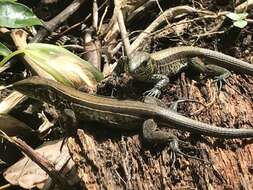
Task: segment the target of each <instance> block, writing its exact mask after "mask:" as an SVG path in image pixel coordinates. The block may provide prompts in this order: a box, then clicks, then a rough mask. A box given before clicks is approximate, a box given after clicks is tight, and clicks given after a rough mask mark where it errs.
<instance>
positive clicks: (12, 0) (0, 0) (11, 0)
mask: <svg viewBox="0 0 253 190" xmlns="http://www.w3.org/2000/svg"><path fill="white" fill-rule="evenodd" d="M4 1H8V2H16V0H0V2H4Z"/></svg>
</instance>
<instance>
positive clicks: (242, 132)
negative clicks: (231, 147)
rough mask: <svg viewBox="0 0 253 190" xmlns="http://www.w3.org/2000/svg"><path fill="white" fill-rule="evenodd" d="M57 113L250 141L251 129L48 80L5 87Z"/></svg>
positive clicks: (36, 79) (126, 125) (123, 126)
mask: <svg viewBox="0 0 253 190" xmlns="http://www.w3.org/2000/svg"><path fill="white" fill-rule="evenodd" d="M9 87H10V88H12V89H14V90H16V91H19V92H20V93H23V94H25V95H27V96H28V97H31V98H33V99H37V100H39V101H43V102H46V103H49V104H51V105H53V106H55V107H56V108H57V109H59V110H64V109H66V108H67V109H72V110H73V112H74V113H75V115H76V118H77V119H78V120H87V121H96V122H99V123H102V124H105V125H110V126H114V127H118V128H121V129H126V130H127V129H128V130H139V129H140V128H141V126H142V124H143V123H145V122H144V121H146V120H148V119H153V120H154V121H155V122H156V123H157V124H158V125H159V126H161V127H167V128H175V129H178V130H183V131H189V132H191V133H198V134H201V135H207V136H211V137H220V138H250V137H253V129H233V128H221V127H217V126H214V125H209V124H207V123H203V122H200V121H196V120H193V119H190V118H188V117H185V116H183V115H180V114H178V113H176V112H174V111H171V110H169V109H166V108H163V107H161V106H158V105H152V106H150V104H147V103H143V102H139V101H133V100H118V99H113V98H107V97H102V96H97V95H92V94H88V93H84V92H81V91H78V90H76V89H74V88H72V87H68V86H65V85H62V84H60V83H57V82H55V81H52V80H50V79H45V78H40V77H31V78H28V79H24V80H21V81H18V82H15V83H13V84H12V85H10V86H9Z"/></svg>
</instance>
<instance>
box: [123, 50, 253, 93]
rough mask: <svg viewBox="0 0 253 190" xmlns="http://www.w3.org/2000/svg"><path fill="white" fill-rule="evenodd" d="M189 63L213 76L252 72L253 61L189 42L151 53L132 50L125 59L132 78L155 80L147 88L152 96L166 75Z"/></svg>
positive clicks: (172, 74)
mask: <svg viewBox="0 0 253 190" xmlns="http://www.w3.org/2000/svg"><path fill="white" fill-rule="evenodd" d="M194 57H199V58H204V59H205V60H206V61H207V62H209V63H211V64H208V65H204V64H201V63H200V62H199V61H196V60H195V59H192V58H194ZM188 67H192V68H194V69H195V70H197V71H198V72H199V73H203V74H205V75H206V76H212V77H213V76H215V79H216V80H223V79H225V78H227V77H228V76H229V75H230V71H234V72H236V73H240V74H248V75H250V76H253V65H252V64H249V63H247V62H244V61H241V60H239V59H236V58H234V57H232V56H229V55H225V54H223V53H220V52H217V51H212V50H209V49H204V48H198V47H191V46H182V47H174V48H168V49H165V50H162V51H158V52H155V53H151V54H149V53H145V52H135V53H133V55H132V56H131V57H130V59H129V62H128V71H129V73H130V75H132V76H133V77H134V78H135V79H137V80H139V81H145V82H153V83H156V85H155V86H154V88H153V89H151V90H150V91H147V92H148V93H147V94H148V95H151V96H159V95H160V93H161V89H162V88H163V87H165V86H166V85H167V84H168V82H169V77H171V76H174V75H176V74H177V73H179V72H181V71H182V70H183V69H186V68H188Z"/></svg>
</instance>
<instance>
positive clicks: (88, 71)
mask: <svg viewBox="0 0 253 190" xmlns="http://www.w3.org/2000/svg"><path fill="white" fill-rule="evenodd" d="M24 53H25V55H26V56H28V57H29V59H30V60H31V61H32V62H33V65H34V66H35V65H36V67H38V68H39V69H42V70H44V71H46V72H47V73H49V74H50V75H51V76H53V77H54V78H55V79H56V80H57V81H59V82H61V83H63V84H65V85H68V86H75V87H78V86H80V82H81V81H84V83H83V84H85V83H86V84H87V85H88V86H92V87H94V84H96V83H97V82H99V81H101V80H102V79H103V78H104V77H103V74H102V73H101V72H100V71H99V70H98V69H97V68H96V67H95V66H94V65H92V64H91V63H89V62H87V61H85V60H83V59H81V58H80V57H78V56H77V55H75V54H73V53H71V52H70V51H68V50H67V49H65V48H62V47H60V46H56V45H52V44H43V43H31V44H28V46H27V48H26V49H25V50H24ZM73 81H74V82H73Z"/></svg>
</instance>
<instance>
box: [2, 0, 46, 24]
mask: <svg viewBox="0 0 253 190" xmlns="http://www.w3.org/2000/svg"><path fill="white" fill-rule="evenodd" d="M33 25H42V22H41V21H40V19H38V18H37V17H36V15H34V14H33V12H32V10H31V9H29V8H28V7H26V6H25V5H22V4H20V3H14V2H10V1H0V26H2V27H9V28H21V27H25V26H33Z"/></svg>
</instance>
